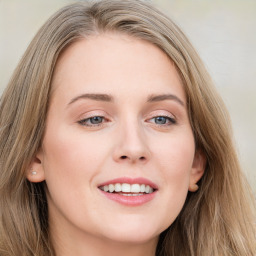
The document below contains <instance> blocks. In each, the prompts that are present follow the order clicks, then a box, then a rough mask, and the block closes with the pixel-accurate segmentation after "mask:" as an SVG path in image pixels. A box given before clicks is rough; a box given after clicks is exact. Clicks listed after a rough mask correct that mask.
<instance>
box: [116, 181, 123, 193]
mask: <svg viewBox="0 0 256 256" xmlns="http://www.w3.org/2000/svg"><path fill="white" fill-rule="evenodd" d="M120 191H122V186H121V184H120V183H116V184H115V192H120Z"/></svg>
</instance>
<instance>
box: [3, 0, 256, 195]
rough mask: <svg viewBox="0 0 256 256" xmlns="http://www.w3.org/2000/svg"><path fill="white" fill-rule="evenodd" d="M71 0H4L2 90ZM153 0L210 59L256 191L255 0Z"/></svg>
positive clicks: (209, 62)
mask: <svg viewBox="0 0 256 256" xmlns="http://www.w3.org/2000/svg"><path fill="white" fill-rule="evenodd" d="M124 1H125V0H124ZM71 2H74V1H70V0H0V94H1V92H2V91H3V90H4V88H5V86H6V85H7V83H8V80H9V79H10V76H11V74H12V72H13V70H14V68H15V67H16V65H17V63H18V61H19V59H20V58H21V56H22V54H23V53H24V51H25V49H26V47H27V46H28V44H29V42H30V41H31V39H32V37H33V36H34V35H35V33H36V31H37V30H38V29H39V27H40V26H41V25H42V24H43V23H44V22H45V21H46V19H47V18H48V17H49V16H50V15H51V14H53V13H54V12H55V11H56V10H58V9H59V8H60V7H62V6H64V5H66V4H68V3H71ZM151 2H153V3H154V4H155V5H156V6H157V7H159V8H160V9H162V10H163V11H164V12H165V13H167V14H168V15H169V16H170V17H171V18H172V19H173V20H174V21H175V22H176V23H177V24H178V25H179V26H180V27H181V28H182V30H183V31H184V32H185V34H186V35H187V36H188V37H189V39H190V41H191V42H192V44H193V45H194V46H195V48H196V49H197V51H198V52H199V54H200V56H201V57H202V59H203V61H204V62H205V64H206V66H207V68H208V70H209V72H210V74H211V75H212V77H213V79H214V81H215V84H216V86H217V88H218V91H219V92H220V94H221V95H222V97H223V99H224V101H225V103H226V105H227V107H228V109H229V111H230V115H231V120H232V123H233V130H234V139H235V142H236V145H237V148H238V154H239V158H240V160H241V165H242V167H243V170H244V172H245V173H246V175H247V177H248V179H249V182H250V183H251V185H252V187H253V190H254V193H255V194H256V172H255V166H256V1H255V0H222V1H220V0H219V1H218V0H215V1H214V0H152V1H151Z"/></svg>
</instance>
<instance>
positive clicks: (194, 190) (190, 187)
mask: <svg viewBox="0 0 256 256" xmlns="http://www.w3.org/2000/svg"><path fill="white" fill-rule="evenodd" d="M198 189H199V186H198V185H197V184H192V185H190V186H189V191H190V192H196V191H197V190H198Z"/></svg>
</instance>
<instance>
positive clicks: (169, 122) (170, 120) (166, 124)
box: [148, 115, 177, 126]
mask: <svg viewBox="0 0 256 256" xmlns="http://www.w3.org/2000/svg"><path fill="white" fill-rule="evenodd" d="M159 117H160V118H165V120H166V122H168V123H164V124H157V123H155V124H156V125H157V126H170V125H174V124H176V123H177V122H176V120H175V119H174V118H173V117H170V116H167V115H159V116H155V117H152V118H150V119H148V120H149V121H150V120H152V119H155V121H156V118H159Z"/></svg>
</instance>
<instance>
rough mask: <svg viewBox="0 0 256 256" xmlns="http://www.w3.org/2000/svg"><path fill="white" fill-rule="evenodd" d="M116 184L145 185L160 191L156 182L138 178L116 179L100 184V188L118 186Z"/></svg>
mask: <svg viewBox="0 0 256 256" xmlns="http://www.w3.org/2000/svg"><path fill="white" fill-rule="evenodd" d="M116 183H121V184H122V183H128V184H145V185H149V186H150V187H152V188H153V189H155V190H156V189H158V186H157V185H156V184H155V183H154V182H152V181H151V180H149V179H146V178H143V177H137V178H131V177H120V178H116V179H113V180H108V181H106V182H103V183H101V184H99V186H98V187H102V186H105V185H109V184H116Z"/></svg>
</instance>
